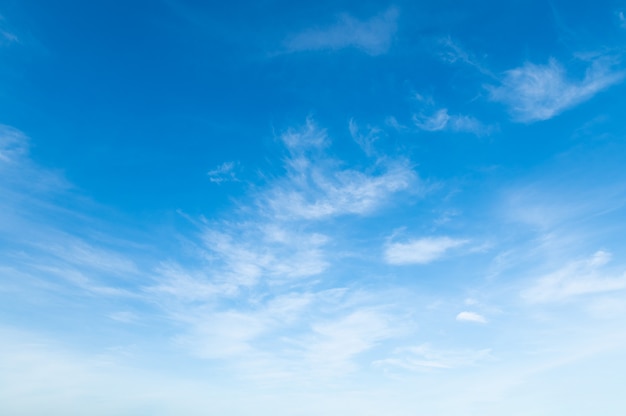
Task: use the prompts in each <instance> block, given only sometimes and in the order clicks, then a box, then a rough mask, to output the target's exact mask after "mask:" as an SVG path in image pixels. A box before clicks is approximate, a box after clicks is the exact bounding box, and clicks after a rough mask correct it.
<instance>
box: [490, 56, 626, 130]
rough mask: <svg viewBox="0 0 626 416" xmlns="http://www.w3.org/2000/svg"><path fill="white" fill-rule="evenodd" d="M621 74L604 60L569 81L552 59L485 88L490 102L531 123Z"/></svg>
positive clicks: (618, 79) (527, 66)
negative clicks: (497, 84) (576, 78)
mask: <svg viewBox="0 0 626 416" xmlns="http://www.w3.org/2000/svg"><path fill="white" fill-rule="evenodd" d="M624 74H625V73H624V71H616V70H614V69H613V67H612V63H611V61H610V60H609V59H607V58H604V59H602V58H600V59H596V60H595V61H593V62H592V63H591V65H590V66H589V67H588V68H587V70H586V72H585V75H584V77H583V78H582V79H580V80H574V79H570V78H569V77H568V75H567V73H566V70H565V68H564V67H563V66H562V65H561V64H560V63H559V62H558V61H556V60H555V59H550V60H549V61H548V63H547V64H545V65H538V64H534V63H530V62H527V63H526V64H524V65H523V66H521V67H519V68H514V69H511V70H509V71H507V72H505V74H504V78H503V79H502V83H501V85H500V86H497V87H488V89H489V92H490V95H491V99H492V100H493V101H496V102H500V103H503V104H505V105H506V106H507V107H508V108H509V112H510V113H511V116H512V117H513V119H514V120H515V121H519V122H524V123H531V122H535V121H541V120H548V119H551V118H553V117H555V116H557V115H558V114H560V113H562V112H563V111H565V110H567V109H570V108H572V107H574V106H576V105H578V104H580V103H583V102H585V101H587V100H589V99H591V98H592V97H593V96H595V95H596V94H597V93H599V92H600V91H602V90H605V89H607V88H608V87H610V86H612V85H615V84H617V83H619V82H621V81H622V80H623V79H624Z"/></svg>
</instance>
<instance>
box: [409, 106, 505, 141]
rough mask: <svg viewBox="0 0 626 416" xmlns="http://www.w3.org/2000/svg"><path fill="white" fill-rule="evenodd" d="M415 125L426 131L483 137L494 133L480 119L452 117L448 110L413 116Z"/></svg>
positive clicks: (462, 116)
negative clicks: (451, 132) (471, 134)
mask: <svg viewBox="0 0 626 416" xmlns="http://www.w3.org/2000/svg"><path fill="white" fill-rule="evenodd" d="M413 122H414V123H415V125H416V126H417V127H418V128H419V129H421V130H425V131H453V132H459V133H473V134H475V135H477V136H483V135H486V134H489V133H491V132H492V131H493V127H492V126H487V125H485V124H483V123H482V122H480V121H479V120H478V119H476V118H474V117H470V116H466V115H450V114H448V109H447V108H442V109H439V110H437V111H436V112H435V113H433V114H432V115H429V116H427V115H424V114H419V115H418V114H416V115H414V116H413Z"/></svg>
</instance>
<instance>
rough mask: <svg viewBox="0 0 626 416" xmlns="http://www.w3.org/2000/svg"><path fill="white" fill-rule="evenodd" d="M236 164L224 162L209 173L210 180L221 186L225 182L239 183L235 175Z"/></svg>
mask: <svg viewBox="0 0 626 416" xmlns="http://www.w3.org/2000/svg"><path fill="white" fill-rule="evenodd" d="M235 168H236V164H235V162H224V163H222V164H221V165H219V166H217V167H216V168H215V169H211V170H210V171H208V172H207V175H209V180H210V181H211V182H213V183H217V184H221V183H224V182H239V179H237V176H236V175H235Z"/></svg>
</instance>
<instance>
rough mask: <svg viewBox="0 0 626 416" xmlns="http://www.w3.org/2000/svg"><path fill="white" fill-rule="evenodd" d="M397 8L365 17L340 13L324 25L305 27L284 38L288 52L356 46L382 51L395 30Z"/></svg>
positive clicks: (389, 43) (388, 45) (385, 48)
mask: <svg viewBox="0 0 626 416" xmlns="http://www.w3.org/2000/svg"><path fill="white" fill-rule="evenodd" d="M397 20H398V10H397V9H395V8H390V9H388V10H386V11H385V12H383V13H381V14H378V15H376V16H373V17H371V18H369V19H367V20H359V19H357V18H355V17H353V16H351V15H349V14H342V15H340V16H339V18H338V19H337V21H336V22H335V23H334V24H333V25H331V26H328V27H325V28H315V29H308V30H305V31H303V32H300V33H298V34H296V35H293V36H291V37H290V38H289V39H287V40H286V41H285V47H286V49H287V50H288V51H289V52H296V51H319V50H339V49H344V48H356V49H360V50H362V51H363V52H365V53H367V54H368V55H372V56H376V55H381V54H384V53H386V52H387V51H388V50H389V48H390V47H391V43H392V40H393V36H394V34H395V33H396V30H397Z"/></svg>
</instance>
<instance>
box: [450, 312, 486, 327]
mask: <svg viewBox="0 0 626 416" xmlns="http://www.w3.org/2000/svg"><path fill="white" fill-rule="evenodd" d="M456 320H457V321H460V322H476V323H479V324H486V323H487V320H486V319H485V317H484V316H482V315H480V314H478V313H476V312H467V311H464V312H461V313H459V314H458V315H457V316H456Z"/></svg>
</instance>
